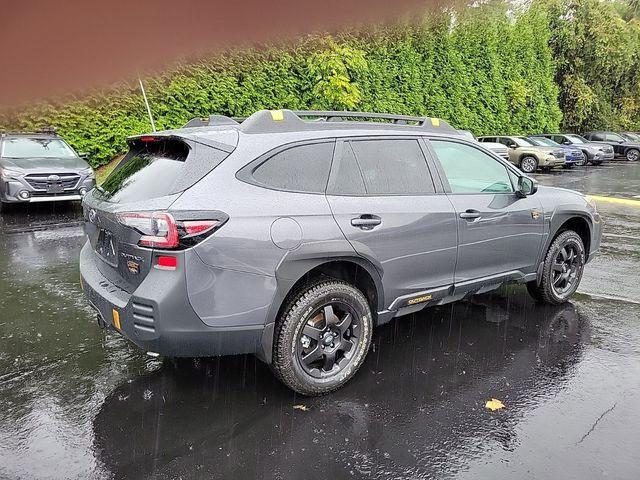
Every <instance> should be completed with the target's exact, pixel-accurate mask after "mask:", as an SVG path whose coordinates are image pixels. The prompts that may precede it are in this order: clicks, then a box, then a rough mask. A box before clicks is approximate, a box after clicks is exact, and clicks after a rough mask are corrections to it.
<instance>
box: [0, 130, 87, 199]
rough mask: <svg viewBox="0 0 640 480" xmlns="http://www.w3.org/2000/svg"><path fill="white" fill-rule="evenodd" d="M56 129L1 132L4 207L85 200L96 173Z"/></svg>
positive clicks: (0, 184)
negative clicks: (83, 198) (11, 204)
mask: <svg viewBox="0 0 640 480" xmlns="http://www.w3.org/2000/svg"><path fill="white" fill-rule="evenodd" d="M82 157H85V155H78V154H77V153H76V152H75V150H74V149H73V148H71V147H70V146H69V144H68V143H67V142H65V141H64V139H63V138H61V137H60V136H58V135H57V134H56V133H55V131H54V130H51V129H45V130H43V131H41V132H35V133H26V132H17V133H10V132H4V133H0V208H1V207H2V205H3V204H9V203H34V202H56V201H65V200H81V199H82V197H83V196H84V195H85V194H86V193H87V192H88V191H89V190H91V189H92V188H93V187H94V186H95V174H94V171H93V169H92V168H91V167H90V166H89V164H88V163H87V162H86V160H85V159H84V158H82Z"/></svg>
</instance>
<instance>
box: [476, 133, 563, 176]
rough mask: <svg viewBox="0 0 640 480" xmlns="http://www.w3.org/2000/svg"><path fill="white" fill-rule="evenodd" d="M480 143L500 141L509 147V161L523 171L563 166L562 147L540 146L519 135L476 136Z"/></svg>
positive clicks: (531, 171) (528, 171)
mask: <svg viewBox="0 0 640 480" xmlns="http://www.w3.org/2000/svg"><path fill="white" fill-rule="evenodd" d="M478 141H479V142H482V143H486V142H492V143H495V142H497V143H501V144H503V145H506V146H507V147H509V161H510V162H511V163H513V164H514V165H517V166H518V167H520V170H522V171H523V172H524V173H534V172H535V171H536V170H538V168H540V169H542V170H547V171H548V170H551V169H552V168H555V167H563V166H564V164H565V154H564V150H562V148H553V147H541V146H537V145H534V144H533V143H532V142H531V141H530V140H528V139H526V138H525V137H520V136H505V135H502V136H497V137H478Z"/></svg>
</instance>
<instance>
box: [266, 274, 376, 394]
mask: <svg viewBox="0 0 640 480" xmlns="http://www.w3.org/2000/svg"><path fill="white" fill-rule="evenodd" d="M372 327H373V323H372V316H371V309H370V307H369V303H368V302H367V299H366V298H365V296H364V295H363V294H362V292H360V290H358V289H357V288H355V287H354V286H352V285H349V284H348V283H345V282H342V281H339V280H324V281H320V282H318V283H316V284H313V285H311V286H309V287H307V288H305V289H304V290H302V291H301V292H300V293H299V294H298V295H297V296H296V297H295V298H294V300H293V301H292V302H290V303H289V305H288V307H287V308H286V310H285V311H284V312H283V314H282V316H281V317H280V319H279V320H278V324H277V326H276V335H275V345H274V354H273V363H272V368H273V369H274V371H275V373H276V375H277V376H278V378H279V379H280V380H281V381H282V382H283V383H284V384H285V385H287V386H288V387H289V388H291V389H292V390H294V391H296V392H298V393H301V394H303V395H322V394H324V393H329V392H331V391H333V390H337V389H338V388H340V387H341V386H342V385H344V384H345V383H346V382H348V381H349V380H350V379H351V378H352V377H353V376H354V375H355V373H356V371H357V370H358V369H359V368H360V366H361V365H362V363H363V362H364V359H365V356H366V354H367V351H368V350H369V345H370V344H371V333H372Z"/></svg>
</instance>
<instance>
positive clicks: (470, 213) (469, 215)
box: [460, 209, 480, 220]
mask: <svg viewBox="0 0 640 480" xmlns="http://www.w3.org/2000/svg"><path fill="white" fill-rule="evenodd" d="M460 218H464V219H465V220H474V219H476V218H480V212H479V211H478V210H471V209H469V210H467V211H465V212H462V213H461V214H460Z"/></svg>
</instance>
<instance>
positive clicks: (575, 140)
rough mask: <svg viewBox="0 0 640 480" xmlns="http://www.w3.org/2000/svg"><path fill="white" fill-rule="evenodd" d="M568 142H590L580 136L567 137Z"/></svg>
mask: <svg viewBox="0 0 640 480" xmlns="http://www.w3.org/2000/svg"><path fill="white" fill-rule="evenodd" d="M566 137H567V140H569V141H570V142H571V143H587V142H588V140H587V139H586V138H584V137H581V136H580V135H567V136H566Z"/></svg>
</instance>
